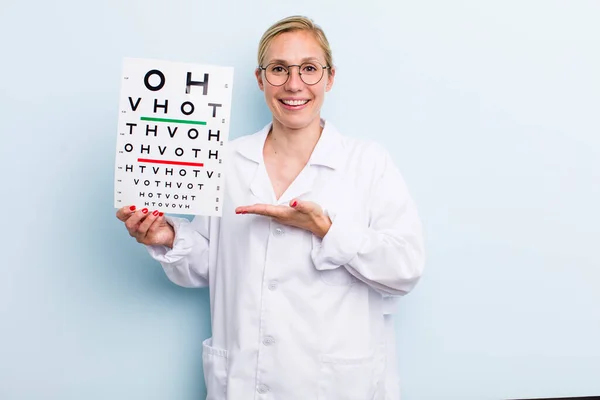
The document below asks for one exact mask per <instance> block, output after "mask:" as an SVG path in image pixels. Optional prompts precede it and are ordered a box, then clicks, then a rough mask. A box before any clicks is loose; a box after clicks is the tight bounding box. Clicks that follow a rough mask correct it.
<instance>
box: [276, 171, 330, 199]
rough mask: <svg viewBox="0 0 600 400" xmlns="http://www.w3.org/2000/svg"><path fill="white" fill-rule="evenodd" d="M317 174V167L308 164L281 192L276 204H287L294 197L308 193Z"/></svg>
mask: <svg viewBox="0 0 600 400" xmlns="http://www.w3.org/2000/svg"><path fill="white" fill-rule="evenodd" d="M318 174H319V171H318V167H316V166H312V165H310V164H308V165H307V166H306V167H304V169H303V170H302V172H300V174H299V175H298V176H297V177H296V179H294V181H293V182H292V184H291V185H290V187H288V188H287V190H286V191H285V192H284V193H283V195H282V196H281V198H280V199H279V200H278V201H277V204H287V203H289V202H290V201H292V199H294V198H298V197H300V196H303V195H305V194H307V193H310V192H311V191H312V189H313V187H314V184H315V180H316V179H317V175H318ZM267 179H268V178H267ZM269 184H270V183H269Z"/></svg>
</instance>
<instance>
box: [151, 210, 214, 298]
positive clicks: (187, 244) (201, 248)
mask: <svg viewBox="0 0 600 400" xmlns="http://www.w3.org/2000/svg"><path fill="white" fill-rule="evenodd" d="M166 219H167V222H168V223H169V224H170V225H171V226H172V227H173V229H174V231H175V239H174V240H173V248H169V247H167V246H151V245H149V246H146V248H147V250H148V252H149V253H150V255H151V256H152V257H153V258H154V259H155V260H157V261H159V262H160V264H161V265H162V267H163V269H164V271H165V274H166V275H167V277H168V278H169V279H170V280H171V281H172V282H173V283H175V284H177V285H180V286H183V287H190V288H192V287H205V286H208V254H209V228H210V218H208V217H201V216H197V217H195V218H194V219H193V220H192V222H190V221H188V220H187V219H184V218H174V217H166Z"/></svg>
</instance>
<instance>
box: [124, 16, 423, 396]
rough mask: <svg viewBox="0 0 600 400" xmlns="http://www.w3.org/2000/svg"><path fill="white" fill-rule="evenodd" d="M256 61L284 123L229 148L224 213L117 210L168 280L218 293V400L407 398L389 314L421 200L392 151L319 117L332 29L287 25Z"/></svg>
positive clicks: (411, 258)
mask: <svg viewBox="0 0 600 400" xmlns="http://www.w3.org/2000/svg"><path fill="white" fill-rule="evenodd" d="M258 62H259V67H258V68H257V70H256V72H255V74H256V79H257V81H258V86H259V87H260V89H261V90H262V91H263V92H264V95H265V100H266V103H267V105H268V106H269V108H270V110H271V112H272V114H273V120H272V122H271V123H269V124H268V125H267V126H266V127H265V128H264V129H262V130H261V131H259V132H257V133H255V134H253V135H250V136H245V137H241V138H238V139H236V140H233V141H231V142H230V143H229V150H230V151H231V153H230V154H229V158H228V164H227V166H226V168H227V171H226V175H225V177H226V179H227V182H226V186H225V192H226V198H225V201H224V210H223V216H222V217H219V218H215V217H202V216H198V217H196V218H195V219H194V220H193V221H192V222H188V221H187V220H185V219H178V218H171V217H165V216H163V215H162V214H159V213H158V212H153V213H150V212H149V211H148V210H147V209H143V210H138V211H135V207H133V206H132V207H131V208H123V209H120V210H119V211H118V212H117V216H118V218H119V219H120V220H122V221H124V222H125V225H126V227H127V229H128V231H129V233H130V234H131V235H132V236H133V237H135V238H136V239H137V241H138V242H140V243H142V244H144V245H146V246H147V248H148V250H149V252H150V254H151V255H152V256H153V257H154V258H155V259H156V260H158V261H159V262H160V263H161V264H162V266H163V268H164V271H165V273H166V274H167V276H168V277H169V279H171V280H172V281H173V282H175V283H176V284H178V285H181V286H186V287H203V286H208V287H209V288H210V300H211V321H212V333H213V335H212V338H210V339H208V340H206V341H205V342H204V345H203V350H204V352H203V361H204V374H205V381H206V387H207V390H208V399H214V400H223V399H232V400H246V399H277V400H280V399H282V400H295V399H298V400H308V399H328V400H330V399H343V400H353V399H356V400H367V399H398V398H399V390H398V383H397V377H396V371H397V369H396V361H395V357H396V353H395V345H394V337H395V335H394V326H393V320H392V315H391V314H390V312H389V311H390V310H391V309H392V308H393V307H392V305H393V303H391V301H392V300H393V298H394V297H395V296H400V295H404V294H406V293H408V292H409V291H410V290H411V289H412V288H413V287H414V285H415V284H416V282H417V281H418V279H419V277H420V275H421V272H422V269H423V258H424V256H423V244H422V238H421V227H420V222H419V218H418V216H417V212H416V210H415V207H414V205H413V202H412V200H411V198H410V196H409V193H408V191H407V189H406V187H405V185H404V182H403V180H402V177H401V176H400V174H399V172H398V171H397V169H396V167H395V166H394V164H393V162H392V160H391V159H390V157H389V155H388V154H387V153H386V152H385V151H384V150H383V149H382V148H381V147H379V146H377V145H375V144H373V143H370V142H366V141H358V140H355V139H350V138H347V137H344V136H342V135H341V134H340V133H338V132H337V131H336V129H335V127H334V126H333V125H332V124H331V123H330V122H328V121H325V120H323V119H321V116H320V111H321V106H322V104H323V100H324V97H325V93H326V92H328V91H329V90H330V89H331V87H332V86H333V82H334V78H335V68H334V67H333V63H332V56H331V50H330V47H329V44H328V42H327V39H326V37H325V34H324V33H323V31H322V30H321V28H319V27H318V26H316V25H314V24H313V23H312V21H311V20H309V19H306V18H304V17H290V18H286V19H284V20H281V21H279V22H277V23H276V24H274V25H273V26H272V27H271V28H269V30H268V31H267V32H265V34H264V35H263V37H262V39H261V42H260V46H259V54H258Z"/></svg>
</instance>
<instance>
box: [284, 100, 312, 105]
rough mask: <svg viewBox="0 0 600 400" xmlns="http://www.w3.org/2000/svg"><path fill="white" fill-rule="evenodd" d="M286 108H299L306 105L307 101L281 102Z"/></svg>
mask: <svg viewBox="0 0 600 400" xmlns="http://www.w3.org/2000/svg"><path fill="white" fill-rule="evenodd" d="M282 101H283V103H284V104H287V105H288V106H301V105H304V104H306V103H308V100H282Z"/></svg>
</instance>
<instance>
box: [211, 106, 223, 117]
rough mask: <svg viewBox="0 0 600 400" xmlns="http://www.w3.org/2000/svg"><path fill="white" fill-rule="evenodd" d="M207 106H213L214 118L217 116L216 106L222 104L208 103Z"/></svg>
mask: <svg viewBox="0 0 600 400" xmlns="http://www.w3.org/2000/svg"><path fill="white" fill-rule="evenodd" d="M208 106H209V107H212V108H213V118H215V117H216V116H217V107H221V106H223V104H216V103H208Z"/></svg>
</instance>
